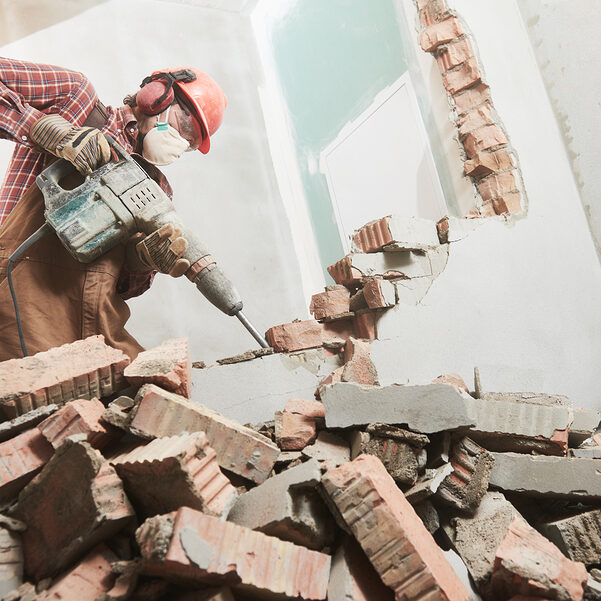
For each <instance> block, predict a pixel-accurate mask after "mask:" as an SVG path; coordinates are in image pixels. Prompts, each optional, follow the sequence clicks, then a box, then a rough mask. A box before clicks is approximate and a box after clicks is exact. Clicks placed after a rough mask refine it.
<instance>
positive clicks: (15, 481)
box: [0, 428, 54, 501]
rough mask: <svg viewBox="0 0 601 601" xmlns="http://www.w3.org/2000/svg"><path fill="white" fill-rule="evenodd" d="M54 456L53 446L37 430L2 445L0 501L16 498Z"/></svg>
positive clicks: (0, 454) (0, 450) (27, 431)
mask: <svg viewBox="0 0 601 601" xmlns="http://www.w3.org/2000/svg"><path fill="white" fill-rule="evenodd" d="M53 454H54V449H53V448H52V445H51V444H50V443H49V442H48V441H47V440H46V439H45V438H44V437H43V436H42V435H41V434H40V432H39V431H38V430H37V429H35V428H33V429H31V430H26V431H25V432H22V433H21V434H19V435H18V436H15V437H14V438H11V439H9V440H7V441H5V442H3V443H0V500H1V501H9V500H11V499H13V498H14V497H16V496H17V494H19V491H20V490H21V489H22V488H23V487H24V486H25V485H26V484H27V483H28V482H29V481H30V480H31V479H32V478H33V477H34V476H35V475H36V474H37V473H38V472H39V471H40V470H41V469H42V467H43V466H44V465H45V464H46V463H47V462H48V461H49V460H50V458H51V457H52V455H53Z"/></svg>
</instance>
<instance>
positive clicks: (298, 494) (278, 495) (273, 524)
mask: <svg viewBox="0 0 601 601" xmlns="http://www.w3.org/2000/svg"><path fill="white" fill-rule="evenodd" d="M320 481H321V467H320V463H319V462H318V461H317V460H316V459H311V460H310V461H307V462H305V463H301V464H300V465H297V466H296V467H292V468H290V469H288V470H286V471H284V472H282V473H280V474H277V475H276V476H272V477H271V478H268V479H267V480H266V481H265V482H263V484H260V485H259V486H256V487H255V488H252V489H251V490H249V491H248V492H247V493H245V494H243V495H241V496H240V498H239V499H238V501H237V502H236V504H235V505H234V507H233V508H232V510H231V512H230V514H229V516H228V521H229V522H233V523H234V524H238V525H240V526H245V527H247V528H250V529H251V530H257V531H259V532H263V533H265V534H268V535H270V536H275V537H277V538H279V539H281V540H286V541H289V542H292V543H296V544H297V545H301V546H303V547H308V548H309V549H322V548H323V547H325V546H328V545H330V544H332V543H333V541H334V536H335V530H334V525H333V523H332V517H331V515H330V513H329V511H328V510H327V508H326V506H325V505H324V502H323V500H322V499H321V498H320V496H319V494H318V491H317V490H316V487H317V486H318V485H319V483H320Z"/></svg>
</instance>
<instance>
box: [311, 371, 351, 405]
mask: <svg viewBox="0 0 601 601" xmlns="http://www.w3.org/2000/svg"><path fill="white" fill-rule="evenodd" d="M343 371H344V365H342V366H341V367H337V368H336V369H335V370H334V371H333V372H332V373H331V374H329V375H327V376H326V377H325V378H323V380H321V381H320V382H319V384H318V385H317V389H316V390H315V398H317V399H319V398H320V397H321V392H320V391H321V389H322V388H323V387H324V386H327V385H328V384H335V383H336V382H342V372H343Z"/></svg>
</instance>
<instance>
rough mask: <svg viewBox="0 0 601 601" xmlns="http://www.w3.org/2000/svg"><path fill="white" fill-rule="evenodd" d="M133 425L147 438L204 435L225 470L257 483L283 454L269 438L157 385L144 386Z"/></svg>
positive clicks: (138, 399) (135, 431) (261, 480)
mask: <svg viewBox="0 0 601 601" xmlns="http://www.w3.org/2000/svg"><path fill="white" fill-rule="evenodd" d="M136 400H137V401H138V406H137V408H136V410H135V414H134V416H133V418H132V421H131V423H130V427H131V429H132V431H133V432H134V433H138V434H141V435H143V436H145V437H147V438H161V437H164V436H174V435H177V434H181V433H182V432H199V431H202V432H204V433H205V434H206V435H207V439H208V441H209V445H210V446H211V447H212V448H213V449H214V450H215V453H216V454H217V461H218V463H219V465H220V466H221V467H222V468H225V469H227V470H229V471H231V472H234V473H235V474H238V475H240V476H242V477H244V478H247V479H248V480H251V481H253V482H256V483H261V482H263V481H264V480H265V479H266V478H267V477H268V476H269V473H270V472H271V470H272V468H273V465H274V463H275V460H276V459H277V456H278V455H279V452H280V450H279V449H278V447H277V446H275V445H274V444H273V443H272V442H271V441H270V440H269V439H268V438H266V437H265V436H262V435H261V434H259V433H257V432H255V431H254V430H252V429H250V428H246V427H245V426H242V425H240V424H238V423H236V422H234V421H232V420H229V419H227V418H225V417H223V416H221V415H219V414H218V413H215V412H214V411H211V410H209V409H206V408H205V407H203V406H202V405H197V404H195V403H192V402H190V401H188V400H187V399H185V398H184V397H182V396H179V395H177V394H175V393H173V392H167V391H165V390H162V389H161V388H159V387H158V386H155V385H154V384H146V385H145V386H143V387H142V388H141V389H140V391H139V392H138V395H137V397H136Z"/></svg>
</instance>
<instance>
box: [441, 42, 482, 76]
mask: <svg viewBox="0 0 601 601" xmlns="http://www.w3.org/2000/svg"><path fill="white" fill-rule="evenodd" d="M472 56H474V51H473V49H472V45H471V44H470V41H469V40H468V39H467V38H461V39H460V40H457V41H454V42H451V43H450V44H447V45H446V46H441V47H440V48H439V49H438V52H437V53H436V60H437V61H438V68H439V69H440V72H441V73H445V72H446V71H448V70H449V69H452V68H453V67H457V66H458V65H460V64H461V63H463V62H465V61H466V60H468V59H469V58H471V57H472Z"/></svg>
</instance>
